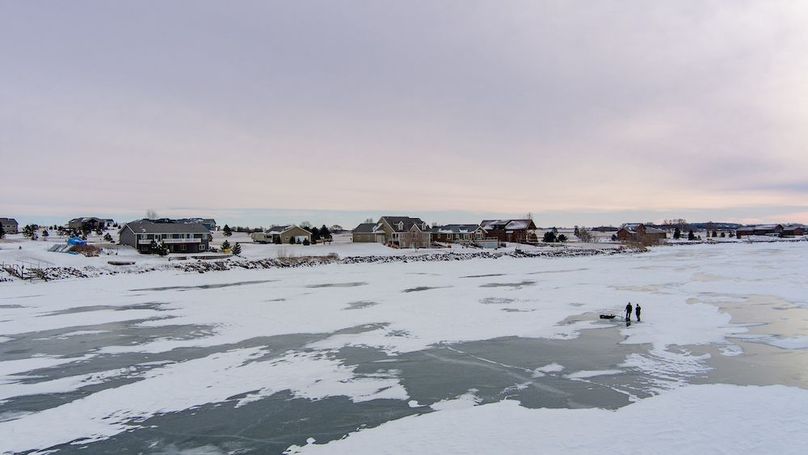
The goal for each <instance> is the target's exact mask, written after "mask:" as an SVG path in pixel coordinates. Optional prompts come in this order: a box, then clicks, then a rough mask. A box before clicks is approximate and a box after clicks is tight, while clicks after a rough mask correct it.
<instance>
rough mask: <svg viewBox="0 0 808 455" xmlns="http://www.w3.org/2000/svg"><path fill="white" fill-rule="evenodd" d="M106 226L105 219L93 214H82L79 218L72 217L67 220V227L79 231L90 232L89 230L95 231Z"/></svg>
mask: <svg viewBox="0 0 808 455" xmlns="http://www.w3.org/2000/svg"><path fill="white" fill-rule="evenodd" d="M105 226H106V222H105V220H103V219H101V218H96V217H94V216H83V217H79V218H73V219H72V220H70V221H68V222H67V227H68V228H69V229H72V230H74V231H79V232H90V231H97V230H99V229H102V230H103V229H104V227H105Z"/></svg>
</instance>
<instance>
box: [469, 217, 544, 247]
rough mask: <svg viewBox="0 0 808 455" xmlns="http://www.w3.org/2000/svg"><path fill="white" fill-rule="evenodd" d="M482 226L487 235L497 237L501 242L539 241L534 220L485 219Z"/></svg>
mask: <svg viewBox="0 0 808 455" xmlns="http://www.w3.org/2000/svg"><path fill="white" fill-rule="evenodd" d="M480 227H481V228H482V229H483V231H484V232H485V237H488V238H495V239H497V240H499V241H500V242H513V243H531V242H538V240H539V239H538V237H537V236H536V225H535V224H534V223H533V220H530V219H525V220H483V221H482V223H480Z"/></svg>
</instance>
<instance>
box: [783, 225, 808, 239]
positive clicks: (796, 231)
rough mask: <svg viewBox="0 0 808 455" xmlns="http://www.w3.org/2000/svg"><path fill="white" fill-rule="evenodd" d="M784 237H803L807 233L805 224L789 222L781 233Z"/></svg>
mask: <svg viewBox="0 0 808 455" xmlns="http://www.w3.org/2000/svg"><path fill="white" fill-rule="evenodd" d="M780 235H781V236H783V237H801V236H803V235H805V226H804V225H802V224H789V225H786V226H783V232H782V233H780Z"/></svg>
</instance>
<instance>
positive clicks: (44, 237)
mask: <svg viewBox="0 0 808 455" xmlns="http://www.w3.org/2000/svg"><path fill="white" fill-rule="evenodd" d="M49 235H50V232H48V230H47V229H43V230H42V240H48V236H49Z"/></svg>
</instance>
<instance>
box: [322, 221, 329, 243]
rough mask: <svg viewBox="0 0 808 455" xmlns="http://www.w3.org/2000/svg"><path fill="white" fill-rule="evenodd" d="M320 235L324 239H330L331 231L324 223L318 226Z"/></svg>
mask: <svg viewBox="0 0 808 455" xmlns="http://www.w3.org/2000/svg"><path fill="white" fill-rule="evenodd" d="M320 237H321V238H322V239H323V240H325V241H328V242H330V241H331V231H329V230H328V228H327V227H326V226H325V224H324V225H323V226H322V227H321V228H320Z"/></svg>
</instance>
